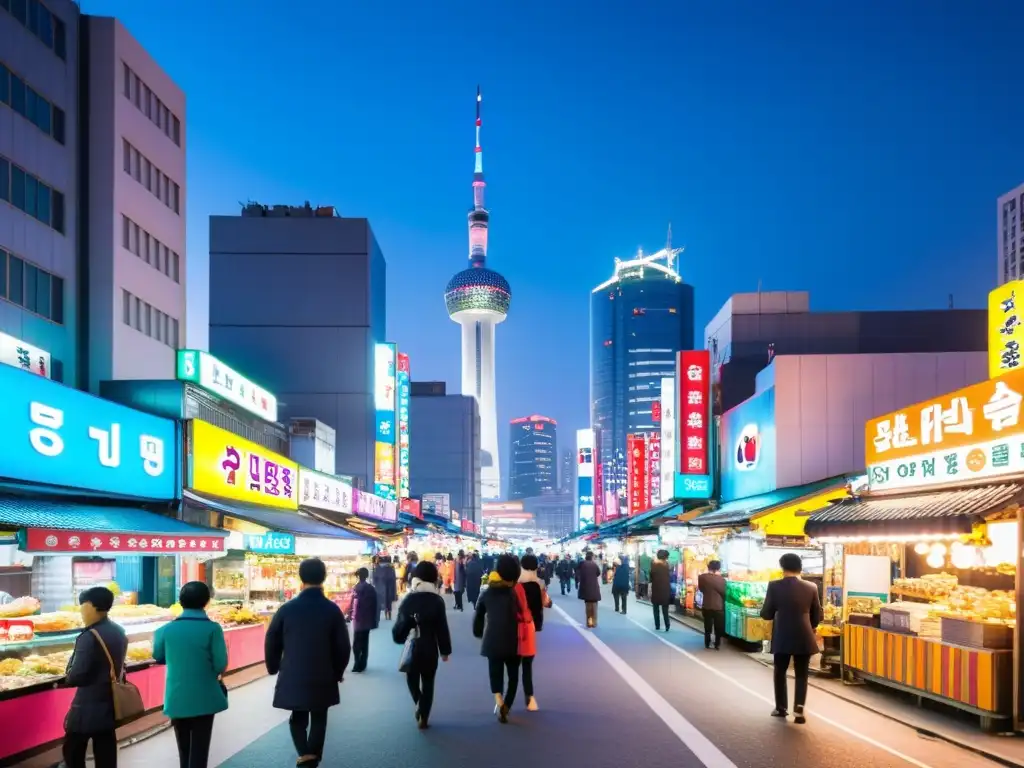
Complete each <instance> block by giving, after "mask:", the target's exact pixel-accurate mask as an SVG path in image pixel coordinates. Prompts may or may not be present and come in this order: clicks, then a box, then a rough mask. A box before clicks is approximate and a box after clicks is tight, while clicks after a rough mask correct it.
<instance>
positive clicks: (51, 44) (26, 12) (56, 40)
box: [0, 0, 68, 61]
mask: <svg viewBox="0 0 1024 768" xmlns="http://www.w3.org/2000/svg"><path fill="white" fill-rule="evenodd" d="M0 8H2V9H3V10H5V11H7V12H8V13H10V14H11V16H13V17H14V19H15V21H17V22H19V23H20V24H21V25H22V26H23V27H25V29H27V30H28V31H29V32H31V33H32V34H33V35H35V36H36V37H37V38H39V41H40V42H41V43H42V44H43V45H45V46H46V47H47V48H49V49H50V50H51V51H53V52H54V53H56V54H57V55H58V56H59V57H60V58H61V59H63V60H64V61H67V58H68V41H67V30H66V29H65V27H64V22H63V21H61V20H60V19H59V18H58V17H57V16H55V15H54V14H52V13H50V9H49V8H47V7H46V6H45V5H43V4H42V3H40V2H39V0H0Z"/></svg>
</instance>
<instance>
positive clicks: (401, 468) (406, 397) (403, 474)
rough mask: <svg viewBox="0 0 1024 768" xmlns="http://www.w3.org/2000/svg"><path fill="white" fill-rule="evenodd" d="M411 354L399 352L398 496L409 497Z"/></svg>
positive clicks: (401, 497)
mask: <svg viewBox="0 0 1024 768" xmlns="http://www.w3.org/2000/svg"><path fill="white" fill-rule="evenodd" d="M410 375H411V374H410V371H409V356H408V355H406V354H404V353H402V352H399V353H398V380H397V387H398V498H400V499H407V498H409V405H410V404H411V398H412V383H411V381H410Z"/></svg>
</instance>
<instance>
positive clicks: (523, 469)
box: [508, 415, 558, 499]
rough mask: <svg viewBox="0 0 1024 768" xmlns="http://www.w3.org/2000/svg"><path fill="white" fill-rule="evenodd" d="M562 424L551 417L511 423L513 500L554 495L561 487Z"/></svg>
mask: <svg viewBox="0 0 1024 768" xmlns="http://www.w3.org/2000/svg"><path fill="white" fill-rule="evenodd" d="M557 429H558V423H557V422H556V421H555V420H554V419H551V418H548V417H547V416H539V415H533V416H521V417H519V418H516V419H512V421H510V422H509V481H508V488H509V493H508V495H509V498H510V499H525V498H526V497H527V496H540V495H541V494H542V493H553V492H554V491H555V489H556V487H557V484H558V465H557V464H556V462H555V457H556V456H557V455H558V435H557Z"/></svg>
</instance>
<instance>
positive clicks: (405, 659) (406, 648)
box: [398, 614, 420, 672]
mask: <svg viewBox="0 0 1024 768" xmlns="http://www.w3.org/2000/svg"><path fill="white" fill-rule="evenodd" d="M412 622H413V625H412V630H410V632H409V636H408V637H407V638H405V645H403V646H402V655H401V656H400V657H399V658H398V671H399V672H408V671H409V670H410V669H412V665H413V660H414V657H415V656H416V645H417V643H419V641H420V617H419V615H418V614H417V615H415V616H413V617H412Z"/></svg>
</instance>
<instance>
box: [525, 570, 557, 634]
mask: <svg viewBox="0 0 1024 768" xmlns="http://www.w3.org/2000/svg"><path fill="white" fill-rule="evenodd" d="M519 583H520V584H522V585H523V591H524V592H526V603H527V605H529V606H530V613H531V614H533V626H534V627H535V628H536V630H537V631H538V632H540V631H541V630H542V629H544V608H546V607H550V605H551V598H550V597H548V593H547V591H546V590H545V589H544V585H543V584H541V582H540V579H539V578H538V577H537V574H536V573H535V572H534V571H523V572H522V573H521V574H520V575H519Z"/></svg>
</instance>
